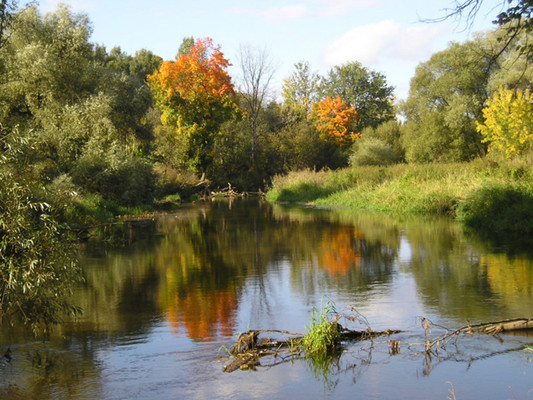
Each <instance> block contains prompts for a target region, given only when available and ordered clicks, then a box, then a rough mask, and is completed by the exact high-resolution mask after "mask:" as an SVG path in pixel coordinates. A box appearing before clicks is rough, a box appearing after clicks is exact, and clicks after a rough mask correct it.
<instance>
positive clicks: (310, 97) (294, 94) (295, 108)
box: [281, 62, 319, 118]
mask: <svg viewBox="0 0 533 400" xmlns="http://www.w3.org/2000/svg"><path fill="white" fill-rule="evenodd" d="M294 68H295V71H294V72H293V73H292V74H291V75H290V76H289V77H288V78H286V79H285V80H284V81H283V86H282V92H281V95H282V96H283V105H284V106H285V107H287V108H288V109H289V110H291V111H292V112H294V113H295V114H296V115H299V116H301V117H304V118H305V117H307V116H308V115H309V114H310V113H311V110H312V105H313V104H314V103H316V102H317V101H318V83H319V76H318V74H316V73H313V72H311V67H310V65H309V63H308V62H298V63H296V64H295V65H294Z"/></svg>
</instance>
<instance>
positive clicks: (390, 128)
mask: <svg viewBox="0 0 533 400" xmlns="http://www.w3.org/2000/svg"><path fill="white" fill-rule="evenodd" d="M403 130H404V126H403V125H400V124H399V123H398V121H397V120H390V121H387V122H384V123H382V124H380V125H378V126H377V127H376V128H370V127H369V128H365V129H363V131H362V132H361V137H362V138H363V139H365V138H366V139H368V138H374V139H377V140H380V141H381V142H383V143H386V144H387V145H388V146H390V147H391V148H392V151H393V153H394V159H395V162H401V161H404V159H405V150H404V148H403V146H402V143H401V137H402V132H403Z"/></svg>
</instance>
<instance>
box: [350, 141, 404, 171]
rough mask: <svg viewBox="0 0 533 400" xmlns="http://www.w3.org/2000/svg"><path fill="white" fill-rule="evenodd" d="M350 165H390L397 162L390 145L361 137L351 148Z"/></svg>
mask: <svg viewBox="0 0 533 400" xmlns="http://www.w3.org/2000/svg"><path fill="white" fill-rule="evenodd" d="M352 151H353V152H352V154H351V155H350V165H352V166H362V165H390V164H394V163H396V162H397V161H398V157H397V156H396V155H395V153H394V150H393V148H392V146H391V145H389V144H387V143H385V142H383V141H381V140H380V139H376V138H372V137H366V138H365V137H363V138H362V139H360V140H359V141H358V142H356V143H355V144H354V146H353V147H352Z"/></svg>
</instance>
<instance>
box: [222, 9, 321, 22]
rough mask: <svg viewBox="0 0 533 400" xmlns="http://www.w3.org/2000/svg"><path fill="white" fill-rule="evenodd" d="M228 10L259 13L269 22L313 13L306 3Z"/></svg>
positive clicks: (303, 16) (229, 10) (282, 20)
mask: <svg viewBox="0 0 533 400" xmlns="http://www.w3.org/2000/svg"><path fill="white" fill-rule="evenodd" d="M226 12H228V13H232V14H249V15H258V16H260V17H262V18H264V19H266V20H267V21H268V22H273V23H280V22H286V21H294V20H297V19H303V18H307V17H309V16H310V15H311V13H310V11H309V10H308V8H307V7H306V6H304V5H295V6H286V7H278V8H267V9H252V8H233V9H228V10H226Z"/></svg>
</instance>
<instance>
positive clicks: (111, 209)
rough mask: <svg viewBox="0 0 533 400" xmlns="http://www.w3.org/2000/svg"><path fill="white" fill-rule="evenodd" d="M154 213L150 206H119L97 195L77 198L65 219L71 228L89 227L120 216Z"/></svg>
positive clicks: (66, 213) (70, 206)
mask: <svg viewBox="0 0 533 400" xmlns="http://www.w3.org/2000/svg"><path fill="white" fill-rule="evenodd" d="M153 211H154V208H153V207H152V206H150V205H142V206H135V207H125V206H120V205H118V204H116V203H114V202H112V201H109V200H106V199H104V198H103V197H102V196H100V195H98V194H87V195H84V196H79V197H78V198H77V199H76V200H74V201H73V202H72V204H71V205H69V207H68V208H67V210H66V212H65V218H66V220H67V221H68V223H69V224H70V225H72V226H91V225H98V224H102V223H107V222H111V221H112V220H113V219H114V218H115V217H117V216H121V215H133V216H140V215H144V214H147V213H151V212H153Z"/></svg>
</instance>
